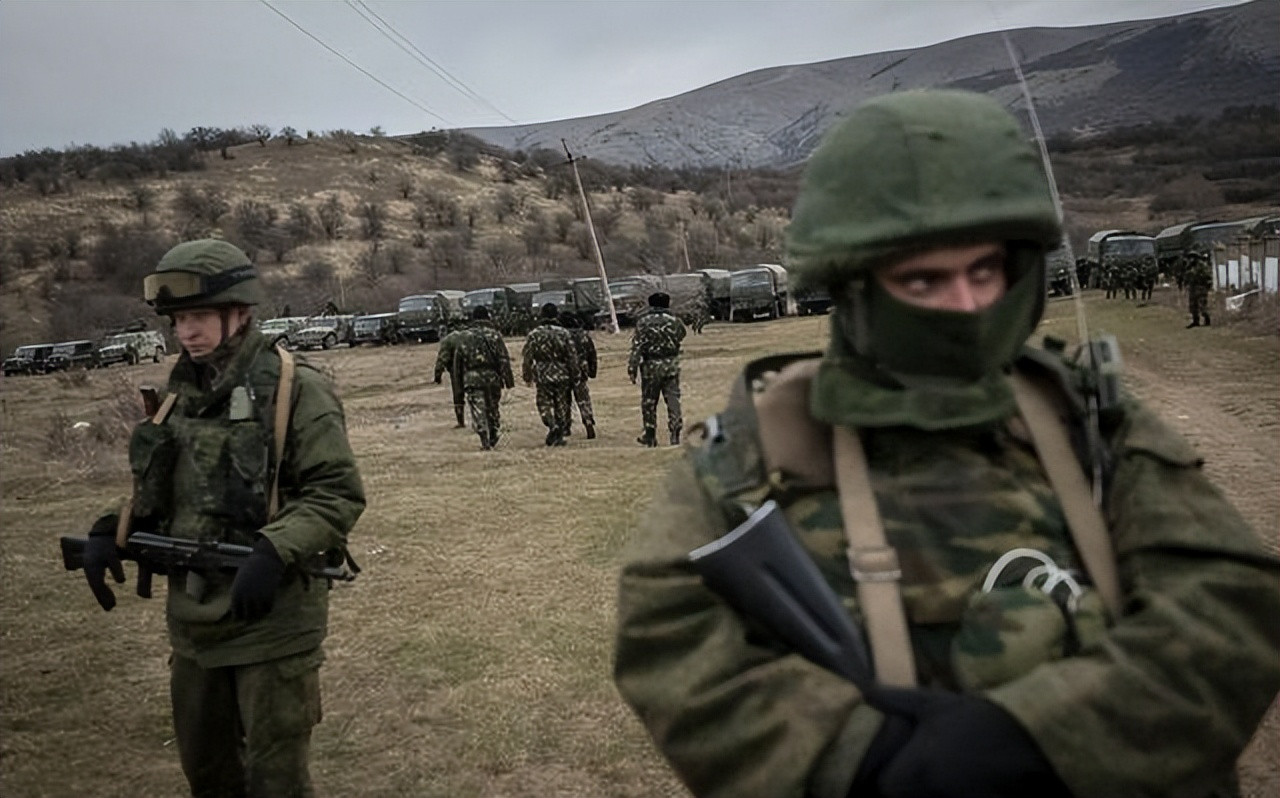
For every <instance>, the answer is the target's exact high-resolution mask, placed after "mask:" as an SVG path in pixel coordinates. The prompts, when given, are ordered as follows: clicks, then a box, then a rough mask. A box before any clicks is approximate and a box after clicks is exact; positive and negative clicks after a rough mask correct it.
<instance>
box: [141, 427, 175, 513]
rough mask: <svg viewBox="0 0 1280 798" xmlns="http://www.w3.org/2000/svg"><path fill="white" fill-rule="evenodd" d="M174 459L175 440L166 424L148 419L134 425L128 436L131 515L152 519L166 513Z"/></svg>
mask: <svg viewBox="0 0 1280 798" xmlns="http://www.w3.org/2000/svg"><path fill="white" fill-rule="evenodd" d="M177 459H178V441H177V438H176V437H175V436H174V433H173V429H172V428H171V427H169V426H168V425H167V424H153V423H151V421H150V420H149V419H148V420H147V421H144V422H142V423H141V424H139V425H138V426H136V427H134V429H133V434H132V435H131V436H130V438H129V468H130V470H131V471H132V472H133V514H134V516H136V517H138V518H152V519H154V518H161V517H164V516H167V515H169V513H170V510H171V509H172V507H173V472H174V466H175V465H176V464H177Z"/></svg>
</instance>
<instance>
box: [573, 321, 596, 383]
mask: <svg viewBox="0 0 1280 798" xmlns="http://www.w3.org/2000/svg"><path fill="white" fill-rule="evenodd" d="M569 335H570V336H572V337H573V345H574V347H575V348H576V349H577V350H578V362H579V363H580V364H581V365H582V373H581V374H579V375H578V381H579V382H586V381H587V380H594V379H595V378H596V342H595V340H594V339H592V337H591V331H590V330H570V331H569Z"/></svg>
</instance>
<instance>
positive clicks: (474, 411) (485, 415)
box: [466, 385, 502, 445]
mask: <svg viewBox="0 0 1280 798" xmlns="http://www.w3.org/2000/svg"><path fill="white" fill-rule="evenodd" d="M466 394H467V407H468V408H470V409H471V428H472V429H473V430H475V431H476V434H477V435H479V436H480V443H481V444H482V445H483V444H485V443H487V442H488V441H489V440H490V439H491V438H495V437H497V435H498V432H499V431H501V429H502V417H501V410H499V407H498V406H499V403H500V401H501V400H502V386H500V385H494V386H487V387H481V388H467V389H466Z"/></svg>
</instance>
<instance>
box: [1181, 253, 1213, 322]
mask: <svg viewBox="0 0 1280 798" xmlns="http://www.w3.org/2000/svg"><path fill="white" fill-rule="evenodd" d="M1183 280H1184V282H1185V283H1186V286H1187V310H1189V311H1190V312H1191V323H1190V324H1188V325H1187V327H1188V328H1191V327H1199V326H1200V319H1201V318H1202V317H1203V318H1204V326H1206V327H1208V326H1209V289H1211V288H1213V266H1212V265H1211V264H1210V262H1209V253H1207V252H1205V251H1203V250H1195V251H1192V252H1188V253H1187V254H1186V255H1184V256H1183Z"/></svg>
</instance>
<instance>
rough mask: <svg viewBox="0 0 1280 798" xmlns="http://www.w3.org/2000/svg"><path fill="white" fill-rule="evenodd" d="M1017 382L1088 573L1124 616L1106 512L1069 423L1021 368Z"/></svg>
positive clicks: (1018, 396) (1029, 424) (1021, 403)
mask: <svg viewBox="0 0 1280 798" xmlns="http://www.w3.org/2000/svg"><path fill="white" fill-rule="evenodd" d="M1012 382H1013V394H1014V397H1015V398H1016V399H1017V401H1018V411H1019V412H1020V413H1021V414H1022V418H1023V420H1024V421H1026V423H1027V428H1028V429H1029V431H1030V432H1031V442H1032V444H1033V445H1034V446H1035V448H1036V455H1037V456H1038V457H1039V458H1040V463H1041V464H1042V465H1043V466H1044V470H1045V474H1046V475H1047V476H1048V477H1049V485H1050V486H1052V488H1053V492H1054V494H1056V495H1057V497H1058V501H1059V502H1061V504H1062V513H1063V515H1065V516H1066V519H1067V527H1068V528H1069V529H1070V530H1071V539H1072V540H1073V541H1074V542H1075V544H1076V549H1077V550H1078V551H1079V552H1080V558H1081V559H1082V560H1083V561H1084V567H1085V570H1086V571H1088V572H1089V576H1090V578H1091V579H1092V580H1093V584H1094V586H1095V587H1096V588H1097V589H1098V594H1099V595H1100V596H1101V597H1102V601H1103V603H1104V604H1106V606H1107V609H1108V610H1109V611H1110V612H1111V617H1113V618H1119V617H1120V579H1119V576H1118V575H1117V573H1116V561H1115V554H1114V552H1112V550H1111V537H1110V535H1108V534H1107V525H1106V522H1105V521H1104V520H1103V518H1102V512H1101V511H1100V510H1099V509H1098V505H1097V504H1096V503H1095V502H1094V500H1093V495H1092V492H1091V491H1090V489H1089V485H1088V482H1087V481H1086V480H1085V475H1084V471H1083V470H1082V469H1081V467H1080V461H1079V460H1078V459H1077V458H1076V455H1075V450H1074V449H1072V448H1071V440H1070V438H1068V437H1067V425H1066V422H1065V421H1064V420H1063V419H1062V416H1061V415H1060V414H1059V413H1058V410H1057V409H1056V408H1055V406H1054V404H1053V400H1052V399H1051V398H1050V396H1049V394H1048V392H1047V389H1046V388H1045V387H1044V385H1043V384H1041V383H1038V382H1035V381H1033V380H1031V379H1028V378H1027V377H1026V376H1025V375H1023V374H1021V373H1019V372H1017V371H1015V372H1014V374H1013V378H1012Z"/></svg>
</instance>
